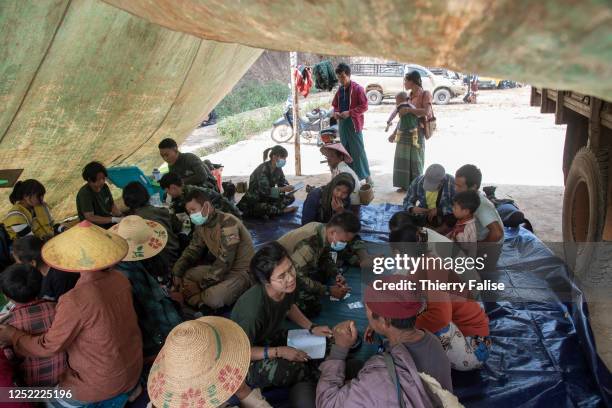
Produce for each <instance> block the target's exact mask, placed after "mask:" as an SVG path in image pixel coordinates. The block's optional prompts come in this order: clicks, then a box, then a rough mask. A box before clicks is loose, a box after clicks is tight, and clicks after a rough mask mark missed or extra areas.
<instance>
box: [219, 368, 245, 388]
mask: <svg viewBox="0 0 612 408" xmlns="http://www.w3.org/2000/svg"><path fill="white" fill-rule="evenodd" d="M217 379H218V380H219V382H220V383H221V387H223V389H224V390H225V391H227V392H234V391H235V390H236V389H238V387H240V383H241V382H242V376H241V375H240V370H239V369H238V368H236V367H230V366H229V365H226V366H225V367H223V368H222V369H221V370H220V371H219V376H218V378H217Z"/></svg>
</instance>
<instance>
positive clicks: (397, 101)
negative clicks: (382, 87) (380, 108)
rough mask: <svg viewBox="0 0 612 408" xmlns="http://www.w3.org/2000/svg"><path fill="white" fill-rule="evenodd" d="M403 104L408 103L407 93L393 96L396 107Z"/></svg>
mask: <svg viewBox="0 0 612 408" xmlns="http://www.w3.org/2000/svg"><path fill="white" fill-rule="evenodd" d="M404 102H408V93H407V92H404V91H402V92H400V93H398V94H397V95H395V104H396V105H401V104H402V103H404Z"/></svg>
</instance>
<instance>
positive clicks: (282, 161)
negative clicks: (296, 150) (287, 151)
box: [276, 159, 287, 169]
mask: <svg viewBox="0 0 612 408" xmlns="http://www.w3.org/2000/svg"><path fill="white" fill-rule="evenodd" d="M285 164H287V160H285V159H278V160H277V161H276V167H278V168H279V169H280V168H282V167H284V166H285Z"/></svg>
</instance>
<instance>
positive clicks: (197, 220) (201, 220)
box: [189, 212, 208, 225]
mask: <svg viewBox="0 0 612 408" xmlns="http://www.w3.org/2000/svg"><path fill="white" fill-rule="evenodd" d="M189 218H190V219H191V222H193V223H194V224H195V225H204V224H206V221H208V216H206V215H202V212H197V213H193V214H190V215H189Z"/></svg>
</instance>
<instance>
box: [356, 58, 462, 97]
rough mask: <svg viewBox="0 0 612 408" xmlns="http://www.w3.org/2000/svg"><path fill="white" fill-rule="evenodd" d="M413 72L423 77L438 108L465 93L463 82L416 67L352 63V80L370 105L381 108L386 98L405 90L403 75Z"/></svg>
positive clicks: (424, 84)
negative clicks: (363, 92) (360, 87)
mask: <svg viewBox="0 0 612 408" xmlns="http://www.w3.org/2000/svg"><path fill="white" fill-rule="evenodd" d="M412 71H417V72H418V73H419V74H421V80H422V82H423V89H425V90H426V91H429V92H431V94H432V95H433V103H434V104H436V105H445V104H447V103H448V102H449V101H450V100H451V99H452V98H456V97H458V96H461V95H463V94H465V92H466V87H465V85H464V84H463V81H461V80H460V79H452V78H449V77H447V76H438V75H434V74H433V73H432V72H431V71H430V70H428V69H427V68H425V67H422V66H420V65H416V64H353V65H351V79H352V80H353V81H355V82H357V83H358V84H359V85H361V86H363V88H364V89H365V91H366V95H367V97H368V103H369V104H371V105H379V104H381V103H382V101H383V99H385V98H395V95H396V94H397V93H398V92H401V91H403V90H404V75H406V74H407V73H409V72H412Z"/></svg>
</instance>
